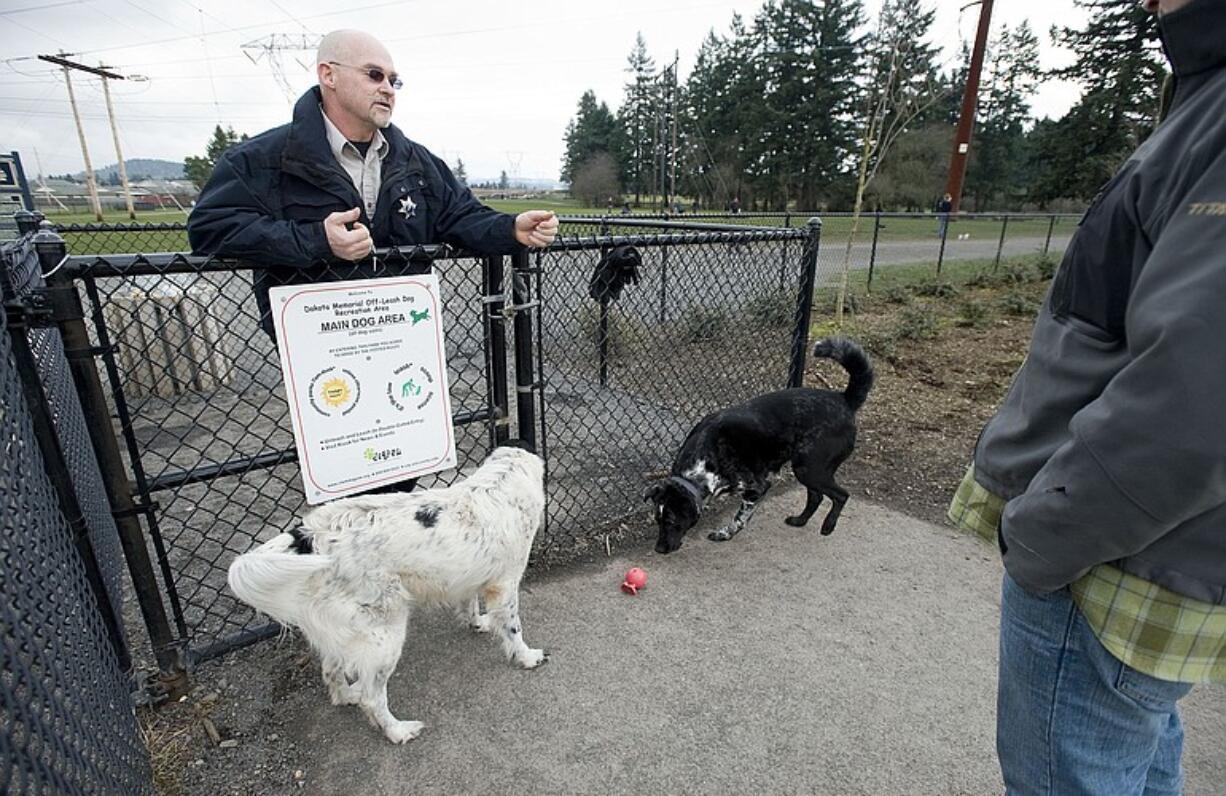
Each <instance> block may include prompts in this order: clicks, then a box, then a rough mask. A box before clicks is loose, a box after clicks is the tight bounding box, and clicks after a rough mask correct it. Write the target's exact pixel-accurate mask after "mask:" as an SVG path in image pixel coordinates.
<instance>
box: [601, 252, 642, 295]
mask: <svg viewBox="0 0 1226 796" xmlns="http://www.w3.org/2000/svg"><path fill="white" fill-rule="evenodd" d="M642 264H643V257H642V255H640V254H639V250H638V249H636V248H634V247H633V246H618V247H616V248H614V249H611V250H609V251H608V252H606V253H605V256H604V257H601V258H600V262H599V263H597V264H596V270H594V271H592V281H591V283H590V284H589V285H588V291H587V292H588V295H589V296H591V297H592V298H594V299H596V300H597V301H599V302H601V303H605V302H610V301H614V300H615V299H617V298H618V297H619V296H621V293H622V288H623V287H625V285H626V283H627V282H631V283H633V284H636V285H637V284H638V283H639V266H641V265H642Z"/></svg>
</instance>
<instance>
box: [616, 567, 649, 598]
mask: <svg viewBox="0 0 1226 796" xmlns="http://www.w3.org/2000/svg"><path fill="white" fill-rule="evenodd" d="M646 585H647V573H646V572H644V571H643V570H641V569H639V568H638V567H634V568H633V569H631V570H630V571H629V572H627V573H626V580H625V581H623V582H622V591H624V592H625V593H626V594H638V593H639V589H641V588H643V587H644V586H646Z"/></svg>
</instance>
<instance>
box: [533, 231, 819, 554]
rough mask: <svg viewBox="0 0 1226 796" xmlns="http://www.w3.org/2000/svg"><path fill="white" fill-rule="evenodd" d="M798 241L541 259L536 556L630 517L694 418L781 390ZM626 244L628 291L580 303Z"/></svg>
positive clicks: (654, 239)
mask: <svg viewBox="0 0 1226 796" xmlns="http://www.w3.org/2000/svg"><path fill="white" fill-rule="evenodd" d="M810 240H811V239H810V238H809V236H808V232H807V231H804V230H790V231H782V230H773V231H772V230H759V231H756V232H743V233H698V234H688V235H680V236H678V235H670V234H656V235H638V236H634V237H628V236H615V237H612V238H605V239H601V240H596V241H590V242H584V241H582V240H572V241H567V242H564V243H563V244H562V245H560V246H555V248H554V249H552V250H550V252H548V253H547V254H546V255H545V256H543V257H542V258H541V269H542V274H541V300H542V301H541V304H542V311H541V321H540V323H541V333H540V338H541V340H540V343H541V351H542V353H541V363H540V368H541V377H542V382H543V395H542V403H543V406H544V411H543V417H544V431H545V435H544V436H545V446H546V450H547V453H548V457H547V461H548V467H549V484H548V494H549V501H550V502H549V531H548V534H547V535H546V536H545V538H544V540H543V542H542V544H543V545H544V548H545V549H544V551H543V552H544V553H545V554H546V555H547V556H548V555H551V554H553V553H555V552H556V551H557V550H558V549H559V548H565V549H567V550H570V551H580V550H582V549H584V548H585V547H587V546H589V545H590V544H591V543H592V542H593V541H594V540H597V539H600V538H601V537H602V536H603V535H604V534H605V533H606V532H609V531H610V530H612V529H615V528H617V526H618V525H619V524H620V523H621V522H623V521H624V520H625V519H626V518H627V517H628V516H629V515H631V514H634V513H636V512H639V511H641V509H642V505H643V504H642V493H643V488H644V486H645V483H646V479H647V478H648V477H650V476H651V475H652V474H656V473H659V472H661V471H663V470H666V469H667V468H668V467H669V465H670V464H671V462H672V457H673V455H674V454H675V453H676V451H677V449H678V447H679V446H680V444H681V442H682V441H683V440H684V438H685V435H686V434H687V433H688V432H689V430H690V429H691V428H692V427H693V426H694V424H695V423H697V422H698V420H699V419H701V418H702V417H703V416H704V415H706V414H707V413H709V412H712V411H715V410H717V409H721V408H723V407H726V406H728V405H730V404H733V403H736V402H739V401H743V400H746V399H748V398H750V397H753V396H755V395H758V394H761V393H763V392H767V391H770V390H776V389H782V388H784V387H785V386H787V380H788V370H789V364H790V352H791V346H792V338H793V333H794V331H795V320H796V307H797V299H798V286H799V284H800V281H801V272H802V268H803V264H804V259H805V253H806V248H807V246H809V245H810ZM623 245H629V246H633V247H635V248H636V249H637V250H638V251H639V253H640V254H641V257H642V267H641V269H640V274H639V276H640V278H639V281H638V283H637V284H627V285H626V286H625V287H624V289H623V291H622V293H621V295H620V297H619V298H618V299H616V300H615V301H612V302H609V303H608V304H607V306H603V307H602V305H601V303H599V302H597V301H596V300H594V299H593V298H591V296H590V295H589V284H590V280H591V276H592V272H593V269H594V268H595V267H596V266H597V263H598V262H599V260H600V258H601V256H602V254H603V252H605V251H608V250H610V249H612V248H613V247H616V246H623Z"/></svg>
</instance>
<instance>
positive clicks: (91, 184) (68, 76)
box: [38, 53, 122, 221]
mask: <svg viewBox="0 0 1226 796" xmlns="http://www.w3.org/2000/svg"><path fill="white" fill-rule="evenodd" d="M64 55H68V53H60V56H64ZM60 56H55V55H40V56H38V60H40V61H46V62H48V63H52V64H56V65H58V66H61V67H63V69H64V84H65V85H67V86H68V103H69V104H70V105H72V118H73V119H75V120H76V123H77V137H78V138H79V139H80V140H81V156H82V157H83V158H85V186H86V188H88V189H89V200H90V203H91V204H92V205H93V208H94V218H95V219H96V220H98V221H102V202H101V201H100V200H99V199H98V183H97V181H95V180H94V165H93V163H91V162H90V160H89V147H87V146H86V145H85V128H84V127H82V126H81V114H80V113H79V112H78V111H77V97H76V95H75V94H73V93H72V70H73V69H79V70H81V71H82V72H90V73H92V74H95V75H97V74H103V72H102V70H101V69H94V68H93V67H91V66H84V65H82V64H78V63H73V62H72V61H66V60H64V58H63V57H60ZM114 77H119V75H114ZM120 79H121V80H122V78H120Z"/></svg>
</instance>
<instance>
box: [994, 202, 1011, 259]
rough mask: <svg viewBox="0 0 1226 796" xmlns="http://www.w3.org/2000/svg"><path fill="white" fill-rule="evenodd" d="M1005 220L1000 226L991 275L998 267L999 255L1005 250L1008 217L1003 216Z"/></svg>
mask: <svg viewBox="0 0 1226 796" xmlns="http://www.w3.org/2000/svg"><path fill="white" fill-rule="evenodd" d="M1004 218H1005V220H1004V221H1003V222H1001V225H1000V243H997V244H996V262H994V263H992V273H996V269H997V268H998V267H1000V253H1001V252H1002V251H1004V248H1005V230H1007V229H1009V216H1008V214H1006V215H1005V217H1004Z"/></svg>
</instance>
